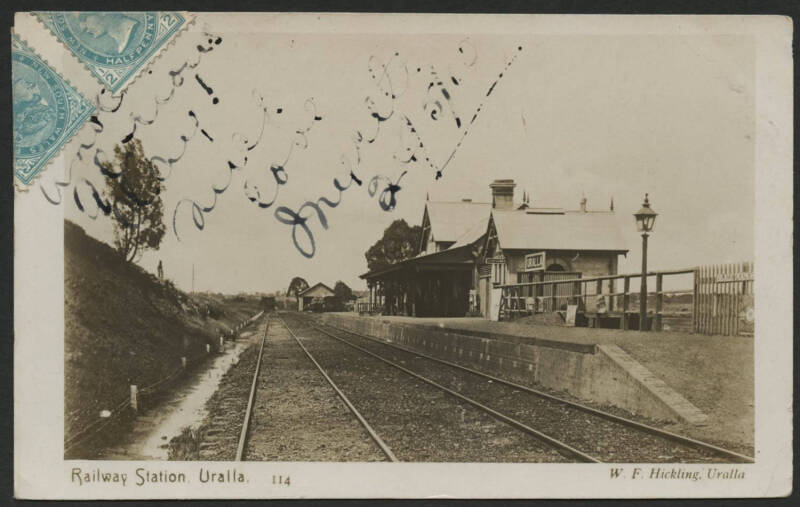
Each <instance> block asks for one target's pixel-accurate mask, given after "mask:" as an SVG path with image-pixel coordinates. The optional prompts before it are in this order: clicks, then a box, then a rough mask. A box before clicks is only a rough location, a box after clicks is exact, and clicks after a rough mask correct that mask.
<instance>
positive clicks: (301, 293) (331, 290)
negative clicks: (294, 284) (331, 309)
mask: <svg viewBox="0 0 800 507" xmlns="http://www.w3.org/2000/svg"><path fill="white" fill-rule="evenodd" d="M317 287H322V288H324V289H325V290H327V291H328V292H330V293H331V296H333V295H334V294H336V293H335V292H333V289H331V288H330V287H328V286H327V285H325V284H324V283H322V282H320V283H318V284H316V285H312V286H311V287H309V288H307V289H306V290H304V291H302V292H298V293H297V296H298V297H300V296H302V295H303V294H305V293H306V292H311V291H312V290H314V289H316V288H317Z"/></svg>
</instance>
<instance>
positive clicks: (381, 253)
mask: <svg viewBox="0 0 800 507" xmlns="http://www.w3.org/2000/svg"><path fill="white" fill-rule="evenodd" d="M420 236H422V228H421V227H420V226H418V225H415V226H414V227H410V226H409V225H408V223H406V221H405V220H403V219H400V220H395V221H394V222H392V223H391V224H390V225H389V227H387V228H386V230H385V231H383V237H382V238H381V239H379V240H378V241H377V242H376V243H375V244H374V245H372V246H371V247H370V248H369V250H367V253H366V254H364V256H365V257H366V258H367V268H368V269H369V270H370V271H376V270H379V269H383V268H387V267H389V266H391V265H392V264H397V263H398V262H400V261H404V260H406V259H410V258H411V257H414V256H415V255H417V253H418V247H419V241H420Z"/></svg>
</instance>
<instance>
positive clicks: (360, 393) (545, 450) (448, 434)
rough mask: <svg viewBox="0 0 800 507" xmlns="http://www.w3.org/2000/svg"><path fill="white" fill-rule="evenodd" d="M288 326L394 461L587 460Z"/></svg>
mask: <svg viewBox="0 0 800 507" xmlns="http://www.w3.org/2000/svg"><path fill="white" fill-rule="evenodd" d="M287 320H288V321H289V322H288V323H287V329H289V330H290V331H291V332H292V335H293V337H294V338H295V339H296V341H297V342H298V344H299V345H300V346H302V347H303V348H304V349H305V350H306V351H307V352H309V353H311V352H312V351H313V354H315V355H317V357H319V358H320V359H321V363H322V364H320V362H317V364H318V365H319V367H320V368H321V369H324V368H325V367H326V366H327V372H328V373H329V374H330V375H329V378H330V377H332V378H333V379H335V380H336V383H337V384H338V385H339V386H341V388H340V390H343V391H346V392H347V393H348V396H349V397H350V398H351V399H352V400H353V402H352V404H354V405H356V406H358V407H359V409H360V410H361V412H363V413H364V414H365V415H366V416H367V418H368V419H369V420H370V421H371V422H372V425H373V427H374V428H376V429H377V430H378V431H380V432H381V434H383V435H385V437H386V441H387V442H388V445H390V446H391V448H392V449H393V452H394V453H396V454H397V456H398V457H399V460H402V461H417V462H418V461H434V462H444V461H455V462H477V461H496V462H565V461H594V460H593V459H592V458H591V457H589V456H587V455H585V454H583V453H581V452H580V451H578V450H577V449H572V448H569V447H568V446H567V447H562V449H560V451H561V452H557V451H556V450H554V445H545V444H544V443H542V440H545V439H547V436H546V435H543V434H540V433H538V432H537V431H536V430H535V429H533V428H528V427H526V426H525V425H524V424H521V423H519V421H514V420H513V419H511V418H507V417H506V418H505V420H504V416H503V414H499V413H496V414H493V415H492V414H487V412H486V410H485V407H484V408H479V407H475V405H474V403H472V402H471V401H470V400H467V399H465V398H459V397H458V395H457V394H454V393H443V392H442V390H441V386H434V385H431V384H430V383H429V382H427V381H426V380H425V379H423V378H421V377H416V376H414V375H408V372H398V371H396V370H395V369H394V368H392V367H390V366H388V365H386V364H384V363H383V361H372V360H367V361H365V360H364V358H363V356H362V354H353V350H352V348H351V347H349V346H346V345H345V344H342V343H339V342H337V341H335V340H329V339H327V338H325V337H322V339H320V337H319V336H315V335H317V334H319V331H317V330H315V329H313V328H311V327H307V326H306V321H305V320H299V319H298V318H297V317H296V316H293V315H291V316H289V317H288V318H287ZM295 333H296V334H295ZM297 335H300V337H302V338H300V337H298V336H297ZM304 343H305V345H308V347H306V346H305V345H304ZM309 349H312V350H309ZM312 357H313V356H312ZM376 359H377V358H376ZM454 398H455V399H454ZM532 435H533V436H534V437H535V438H531V436H532ZM552 444H557V443H555V442H553V443H552ZM488 449H491V450H492V452H487V450H488ZM565 456H569V457H568V458H565Z"/></svg>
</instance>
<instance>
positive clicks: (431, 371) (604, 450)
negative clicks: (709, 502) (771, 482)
mask: <svg viewBox="0 0 800 507" xmlns="http://www.w3.org/2000/svg"><path fill="white" fill-rule="evenodd" d="M306 323H307V324H309V325H310V326H311V327H312V328H313V329H315V330H316V331H317V332H319V333H321V334H322V335H324V336H328V337H329V338H332V339H335V340H337V341H339V342H341V343H343V344H346V345H348V346H349V347H351V348H353V349H356V350H358V351H360V352H361V353H363V354H365V355H368V356H370V357H373V358H375V359H377V360H380V361H382V362H384V363H385V364H387V365H390V366H392V367H394V368H396V369H398V370H400V371H403V372H404V373H406V374H408V375H410V376H413V377H415V378H417V379H419V380H422V381H424V382H426V383H427V384H429V385H431V386H434V387H436V388H437V389H440V390H442V391H443V392H445V393H447V394H448V395H450V396H453V397H456V398H458V399H459V400H461V401H464V402H466V403H469V404H470V405H472V406H473V407H475V408H477V409H479V410H482V411H484V412H486V413H487V414H489V415H491V416H492V417H494V418H496V419H498V420H500V421H503V422H504V423H506V424H509V425H510V426H512V427H514V428H515V429H517V430H520V431H523V432H525V433H527V434H529V435H532V436H534V437H537V438H539V439H541V440H542V441H544V442H546V443H547V444H548V445H551V446H553V448H555V449H558V450H559V452H561V453H562V454H564V455H565V456H569V457H570V458H572V459H577V460H578V461H583V462H595V463H598V462H684V463H712V462H714V463H719V462H724V463H729V462H737V463H752V462H754V460H753V458H752V457H750V456H746V455H744V454H740V453H737V452H734V451H731V450H728V449H724V448H722V447H719V446H716V445H713V444H710V443H707V442H703V441H700V440H696V439H693V438H690V437H686V436H683V435H679V434H676V433H672V432H669V431H665V430H662V429H660V428H656V427H653V426H649V425H645V424H642V423H640V422H638V421H633V420H631V419H627V418H623V417H620V416H617V415H615V414H611V413H608V412H604V411H601V410H597V409H594V408H591V407H588V406H586V405H582V404H579V403H575V402H572V401H569V400H565V399H562V398H558V397H555V396H552V395H550V394H548V393H544V392H542V391H538V390H536V389H532V388H530V387H528V386H523V385H520V384H517V383H514V382H510V381H507V380H504V379H501V378H499V377H495V376H493V375H490V374H487V373H484V372H480V371H478V370H474V369H472V368H468V367H465V366H463V365H459V364H455V363H452V362H449V361H445V360H442V359H439V358H435V357H432V356H428V355H425V354H422V353H420V352H417V351H413V350H410V349H407V348H405V347H400V346H398V345H395V344H391V343H387V342H385V341H382V340H378V339H376V338H374V337H370V336H366V335H362V334H359V333H354V332H351V331H346V330H342V329H338V328H334V327H331V326H322V327H321V326H319V325H316V324H315V323H311V322H310V321H308V320H307V321H306ZM343 336H346V337H347V338H344V337H343ZM401 363H402V364H401ZM442 365H443V366H445V367H446V368H442V367H441V366H442ZM420 372H422V374H421V373H420Z"/></svg>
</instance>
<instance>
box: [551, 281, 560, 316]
mask: <svg viewBox="0 0 800 507" xmlns="http://www.w3.org/2000/svg"><path fill="white" fill-rule="evenodd" d="M557 287H558V285H556V283H555V282H553V283H552V284H551V285H550V299H551V300H552V302H551V303H550V304H551V306H552V308H550V311H551V312H555V311H556V310H558V299H557V298H556V296H557V295H558V289H557Z"/></svg>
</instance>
